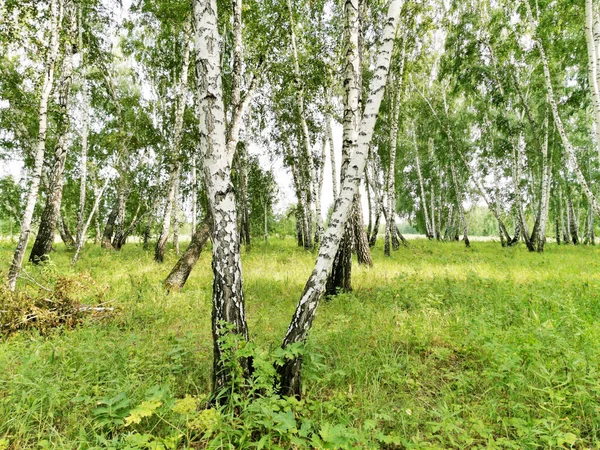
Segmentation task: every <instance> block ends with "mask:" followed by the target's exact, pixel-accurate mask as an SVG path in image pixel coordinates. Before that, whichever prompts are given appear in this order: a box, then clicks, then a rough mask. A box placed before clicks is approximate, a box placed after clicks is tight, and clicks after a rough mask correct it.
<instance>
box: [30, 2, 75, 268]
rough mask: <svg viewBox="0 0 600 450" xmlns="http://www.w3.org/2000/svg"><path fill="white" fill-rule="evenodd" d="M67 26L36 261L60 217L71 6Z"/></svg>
mask: <svg viewBox="0 0 600 450" xmlns="http://www.w3.org/2000/svg"><path fill="white" fill-rule="evenodd" d="M69 22H70V30H69V37H68V38H67V40H66V42H65V54H64V56H63V64H62V73H61V77H60V81H59V83H58V86H57V90H58V108H59V114H60V115H59V119H58V126H57V128H58V131H57V134H58V136H57V138H56V145H55V147H54V158H53V161H52V171H51V173H50V180H49V184H48V190H47V195H46V204H45V206H44V210H43V211H42V216H41V218H40V225H39V228H38V233H37V236H36V238H35V242H34V243H33V247H32V248H31V253H30V255H29V261H30V262H32V263H34V264H35V263H38V262H40V261H44V260H46V259H47V258H48V255H49V254H50V251H51V250H52V244H53V243H54V236H55V233H56V226H57V223H58V221H59V220H60V205H61V202H62V193H63V185H64V179H63V178H64V177H63V176H64V172H65V163H66V160H67V152H68V150H69V146H70V142H69V130H70V126H71V120H70V117H69V97H70V93H71V85H72V81H73V55H74V54H75V52H76V51H77V46H76V45H75V43H74V42H73V38H74V35H75V31H76V21H75V11H74V10H73V7H71V8H69Z"/></svg>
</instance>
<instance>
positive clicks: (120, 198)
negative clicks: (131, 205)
mask: <svg viewBox="0 0 600 450" xmlns="http://www.w3.org/2000/svg"><path fill="white" fill-rule="evenodd" d="M129 193H130V191H129V182H128V180H127V177H126V175H125V171H124V168H121V176H120V180H119V190H118V192H117V217H116V221H115V223H116V226H115V234H114V236H113V240H112V244H111V245H112V248H113V249H114V250H117V251H119V250H121V242H123V235H124V234H125V213H126V212H127V199H128V198H129Z"/></svg>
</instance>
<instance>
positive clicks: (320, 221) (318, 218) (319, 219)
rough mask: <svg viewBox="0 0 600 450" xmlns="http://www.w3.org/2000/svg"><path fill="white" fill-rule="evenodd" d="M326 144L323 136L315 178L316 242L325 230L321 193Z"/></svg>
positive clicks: (319, 240)
mask: <svg viewBox="0 0 600 450" xmlns="http://www.w3.org/2000/svg"><path fill="white" fill-rule="evenodd" d="M325 146H326V140H325V137H323V140H322V142H321V157H320V158H319V164H318V165H317V170H316V172H315V173H316V174H317V179H316V180H315V185H316V192H315V215H316V230H315V244H318V243H320V242H321V236H322V235H323V232H324V231H325V230H324V228H323V216H322V214H321V193H322V191H323V177H324V175H325Z"/></svg>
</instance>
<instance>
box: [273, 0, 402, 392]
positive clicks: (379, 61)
mask: <svg viewBox="0 0 600 450" xmlns="http://www.w3.org/2000/svg"><path fill="white" fill-rule="evenodd" d="M401 4H402V0H392V2H391V4H390V6H389V10H388V14H387V18H386V20H385V29H384V32H383V36H382V45H381V47H380V48H379V51H378V53H377V56H376V62H375V64H374V67H375V72H374V74H373V79H372V81H371V87H370V94H369V98H368V100H367V102H366V103H365V105H366V106H365V111H364V113H363V117H362V120H361V123H360V127H359V133H358V142H357V145H356V146H355V150H354V151H353V153H352V162H351V164H350V165H349V166H348V168H347V171H346V174H345V176H344V178H343V179H342V185H341V189H340V195H339V197H338V199H337V201H336V203H335V205H334V208H333V214H332V217H331V220H330V222H329V226H328V228H327V231H326V232H325V235H324V236H323V240H322V242H321V247H320V249H319V256H318V258H317V261H316V263H315V267H314V270H313V272H312V274H311V275H310V277H309V278H308V280H307V282H306V285H305V288H304V292H303V294H302V297H301V298H300V301H299V302H298V306H297V308H296V312H295V313H294V316H293V318H292V321H291V323H290V325H289V327H288V331H287V333H286V335H285V338H284V340H283V344H282V346H283V347H284V348H286V347H287V346H289V345H291V344H294V343H296V342H304V341H305V340H306V336H307V334H308V332H309V330H310V328H311V325H312V323H313V320H314V318H315V315H316V311H317V307H318V306H319V302H320V299H321V296H322V294H323V291H324V289H325V284H326V282H327V278H328V275H329V272H330V270H331V269H332V266H333V260H334V258H335V255H336V253H337V250H338V247H339V245H340V242H341V241H342V237H343V234H344V229H345V227H346V223H347V221H348V218H349V216H350V212H351V208H352V203H353V199H354V195H356V192H357V189H358V180H359V179H360V176H361V175H362V173H363V172H364V169H365V163H366V159H367V155H368V153H369V146H370V143H371V138H372V136H373V130H374V128H375V121H376V119H377V115H378V113H379V106H380V105H381V99H382V97H383V91H384V87H385V83H386V79H387V72H388V68H389V64H390V59H391V55H392V50H393V46H394V37H395V34H396V29H397V26H398V21H399V17H400V9H401ZM345 5H346V6H345V10H346V23H347V24H349V25H350V26H352V25H351V24H352V13H351V10H356V8H357V6H358V5H357V1H356V0H346V4H345ZM352 34H353V33H351V34H350V36H349V38H352ZM350 42H352V41H350ZM351 70H352V69H351ZM349 105H350V103H349V102H347V105H346V106H347V107H348V106H349ZM301 368H302V357H301V356H296V357H290V358H288V359H286V361H285V362H284V363H283V364H282V365H281V366H279V367H277V372H278V374H279V377H280V392H281V393H282V394H284V395H293V396H296V397H299V396H300V395H301V377H300V372H301Z"/></svg>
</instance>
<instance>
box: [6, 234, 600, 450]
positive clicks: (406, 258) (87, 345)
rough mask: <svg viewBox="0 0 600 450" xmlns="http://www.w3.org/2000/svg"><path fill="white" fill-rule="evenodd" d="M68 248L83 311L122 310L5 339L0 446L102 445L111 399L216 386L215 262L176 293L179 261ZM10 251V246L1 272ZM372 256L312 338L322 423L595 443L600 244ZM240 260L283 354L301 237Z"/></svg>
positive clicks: (62, 261)
mask: <svg viewBox="0 0 600 450" xmlns="http://www.w3.org/2000/svg"><path fill="white" fill-rule="evenodd" d="M57 248H58V252H56V253H53V254H52V265H51V267H50V268H47V269H45V270H46V271H51V272H55V273H61V274H71V275H75V274H79V273H82V272H85V273H87V274H89V275H90V277H91V279H93V280H94V281H93V283H91V282H90V284H89V286H88V288H87V289H86V290H85V291H83V292H80V293H79V295H80V297H81V301H82V302H85V303H89V304H94V303H98V302H106V304H107V305H110V306H114V307H115V308H117V313H116V314H115V316H114V317H112V318H109V319H105V320H97V319H90V320H89V321H87V322H86V323H85V324H84V325H82V326H80V327H78V328H76V329H74V330H69V331H60V330H58V331H56V332H55V333H53V334H51V335H50V336H47V337H42V336H39V335H37V334H36V333H35V332H24V333H21V334H19V335H15V336H12V337H10V338H3V340H2V341H0V367H3V368H5V370H0V438H1V437H2V436H3V435H5V436H6V437H7V438H8V439H9V441H10V442H11V443H13V445H14V447H15V448H21V447H29V446H31V447H32V448H36V445H35V443H36V442H37V441H40V440H43V439H46V440H48V441H49V442H50V443H51V446H54V447H55V448H89V446H88V444H86V443H87V442H88V441H89V442H96V445H97V441H96V440H95V439H96V438H95V436H96V433H97V432H98V430H97V429H96V428H95V425H94V420H93V417H92V415H91V410H92V409H93V407H94V406H95V405H96V402H97V401H98V400H99V399H102V398H106V397H110V396H114V395H116V394H118V393H120V392H127V393H128V395H129V397H130V398H132V399H138V398H140V397H141V396H142V393H143V392H144V391H145V390H147V389H148V388H149V387H151V386H153V385H156V384H159V385H167V386H168V387H169V388H170V390H171V391H172V392H173V395H174V396H183V395H184V394H186V393H192V394H193V393H200V392H207V391H208V390H209V389H210V370H211V367H212V360H211V358H212V342H211V339H212V337H211V332H210V314H211V307H210V303H211V289H212V276H211V269H210V251H206V252H205V253H203V255H202V257H201V259H200V261H199V263H198V265H197V267H196V268H195V270H194V272H193V274H192V276H191V277H190V279H189V281H188V283H187V285H186V287H185V289H184V290H182V291H181V292H179V293H172V294H166V293H165V292H164V290H163V289H162V285H161V283H162V280H163V279H164V278H165V277H166V275H167V274H168V272H169V270H170V268H171V267H172V265H173V264H174V262H175V260H176V255H175V254H174V253H173V251H172V250H170V251H169V252H168V253H167V257H166V261H165V263H164V264H162V265H159V264H156V263H154V262H153V260H152V251H147V252H144V251H143V250H142V249H141V247H139V246H138V245H136V244H128V245H126V246H125V247H124V248H123V250H122V251H121V252H120V253H115V252H111V251H105V250H102V249H100V248H94V247H89V248H86V250H85V251H84V253H83V256H82V258H81V260H80V261H79V262H78V263H77V265H76V266H75V267H74V268H73V269H71V268H69V265H68V263H69V257H70V253H69V252H67V251H65V250H64V248H63V247H62V246H61V245H58V246H57ZM11 252H12V248H11V247H10V246H9V245H7V244H3V245H2V247H0V261H1V263H0V271H2V272H3V273H5V272H6V269H7V262H8V261H9V259H10V256H11ZM373 255H374V259H375V266H374V267H373V268H364V267H359V266H358V265H356V264H355V265H354V267H353V286H354V291H353V292H351V293H347V294H342V295H339V296H338V297H336V298H334V299H332V300H330V301H323V302H322V304H321V306H320V310H319V312H318V315H317V319H316V321H315V324H314V327H313V330H312V331H311V334H310V337H309V342H308V351H309V357H307V362H306V365H305V390H306V395H307V396H309V397H311V398H314V399H315V398H316V399H322V400H323V401H327V402H328V404H334V405H338V406H339V408H340V411H342V412H340V411H334V412H331V411H330V412H327V411H324V412H322V414H323V416H324V417H328V415H334V416H336V418H337V420H342V421H346V422H347V423H348V424H351V425H355V426H360V424H361V423H362V422H363V421H364V420H366V419H373V418H376V419H377V420H378V423H379V424H380V426H381V427H383V428H384V429H387V430H388V431H390V430H394V431H395V432H396V433H398V434H399V435H401V436H402V437H403V438H404V439H405V446H406V447H410V446H413V447H414V448H476V447H479V448H553V447H554V448H560V447H561V446H562V447H568V446H569V445H571V443H573V445H574V446H575V447H577V448H580V447H581V448H583V447H585V446H589V447H594V448H596V447H597V446H598V445H599V440H598V427H599V426H600V403H599V399H600V368H599V363H600V327H599V326H598V325H599V319H600V304H599V301H598V293H599V292H600V290H599V287H600V271H599V270H598V269H599V267H600V260H599V257H600V249H596V248H594V247H583V246H579V247H574V246H564V247H562V246H561V247H557V246H556V245H553V244H549V245H548V246H547V251H546V252H545V253H544V254H530V253H528V252H527V251H526V249H525V248H524V247H522V246H521V247H517V248H510V249H502V248H501V247H500V246H499V244H497V243H479V242H477V243H473V247H472V248H471V249H466V248H465V247H464V245H462V244H460V243H451V244H446V243H438V242H427V241H412V242H411V243H410V246H409V247H408V248H401V249H400V250H398V251H397V252H394V253H393V254H392V257H391V258H385V257H384V256H383V250H382V248H381V247H380V246H378V247H376V248H375V249H374V251H373ZM242 257H243V270H244V286H245V295H246V304H247V317H248V323H249V328H250V334H251V338H252V340H254V341H255V342H257V343H258V344H259V345H260V346H262V347H263V348H267V349H269V348H271V349H274V348H277V347H278V346H279V345H280V343H281V339H282V338H283V335H284V333H285V330H286V329H287V326H288V323H289V320H290V318H291V316H292V314H293V311H294V308H295V306H296V302H297V301H298V299H299V297H300V294H301V292H302V289H303V287H304V283H305V281H306V279H307V277H308V276H309V274H310V272H311V270H312V266H313V264H314V260H315V258H316V255H315V254H311V253H307V252H305V251H304V250H302V249H299V248H297V247H296V246H295V244H294V241H293V240H292V239H288V240H272V241H271V242H270V243H269V244H264V243H259V242H257V243H255V244H254V245H253V247H252V249H251V251H249V252H244V253H243V255H242ZM27 270H28V271H29V272H30V273H31V274H32V275H33V276H36V277H40V279H41V278H43V277H42V275H41V274H40V271H39V269H37V268H28V269H27Z"/></svg>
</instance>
